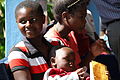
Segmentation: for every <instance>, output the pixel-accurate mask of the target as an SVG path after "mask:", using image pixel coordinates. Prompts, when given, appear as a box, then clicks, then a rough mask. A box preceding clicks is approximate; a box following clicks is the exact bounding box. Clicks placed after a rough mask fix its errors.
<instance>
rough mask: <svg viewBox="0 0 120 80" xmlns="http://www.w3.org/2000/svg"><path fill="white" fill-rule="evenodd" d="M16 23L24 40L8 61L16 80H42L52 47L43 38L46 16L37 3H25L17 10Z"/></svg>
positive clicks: (12, 52) (11, 53)
mask: <svg viewBox="0 0 120 80" xmlns="http://www.w3.org/2000/svg"><path fill="white" fill-rule="evenodd" d="M15 16H16V22H17V25H18V28H19V30H20V31H21V33H22V34H23V36H24V39H23V40H22V41H20V42H19V43H17V44H16V45H15V46H14V47H13V48H12V50H11V52H10V54H9V56H8V61H9V65H10V68H11V71H12V72H13V76H14V78H15V80H42V79H43V75H44V72H45V71H46V70H47V69H48V67H49V66H48V64H47V62H48V60H47V58H48V52H49V49H50V48H51V45H50V44H49V43H48V42H47V41H46V40H45V39H44V37H43V34H44V33H43V24H44V22H45V16H44V13H43V9H42V7H41V5H40V4H39V3H38V2H36V1H23V2H21V3H20V4H19V5H18V6H17V7H16V10H15Z"/></svg>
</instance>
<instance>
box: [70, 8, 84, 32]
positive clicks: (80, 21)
mask: <svg viewBox="0 0 120 80" xmlns="http://www.w3.org/2000/svg"><path fill="white" fill-rule="evenodd" d="M69 15H70V18H69V19H68V24H69V25H68V26H69V28H70V29H71V30H73V31H75V32H81V31H82V30H83V29H84V28H85V24H86V20H85V17H86V8H85V7H83V8H82V9H80V10H76V12H74V14H73V15H72V14H69Z"/></svg>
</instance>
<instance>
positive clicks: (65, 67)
mask: <svg viewBox="0 0 120 80" xmlns="http://www.w3.org/2000/svg"><path fill="white" fill-rule="evenodd" d="M49 58H50V65H51V67H52V68H49V69H48V70H47V71H46V72H45V74H44V80H53V79H54V80H68V79H69V80H90V78H89V74H88V73H87V72H86V71H87V67H85V66H84V67H82V68H79V69H76V68H75V61H74V59H75V54H74V51H73V50H72V49H71V48H69V47H66V46H55V47H53V48H52V49H51V51H50V53H49Z"/></svg>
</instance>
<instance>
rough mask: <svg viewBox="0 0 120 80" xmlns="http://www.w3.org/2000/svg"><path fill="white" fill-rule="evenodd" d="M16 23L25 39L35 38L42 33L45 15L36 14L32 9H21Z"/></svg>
mask: <svg viewBox="0 0 120 80" xmlns="http://www.w3.org/2000/svg"><path fill="white" fill-rule="evenodd" d="M16 22H17V24H18V28H19V29H20V31H21V33H22V34H23V35H24V36H25V37H27V38H34V37H36V36H39V35H40V33H41V31H42V27H43V23H44V15H43V16H42V15H40V14H39V13H36V11H33V10H32V8H21V9H19V10H18V12H17V18H16Z"/></svg>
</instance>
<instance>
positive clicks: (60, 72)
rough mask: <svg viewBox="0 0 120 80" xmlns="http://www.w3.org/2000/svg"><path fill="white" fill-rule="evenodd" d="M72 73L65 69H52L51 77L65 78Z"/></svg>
mask: <svg viewBox="0 0 120 80" xmlns="http://www.w3.org/2000/svg"><path fill="white" fill-rule="evenodd" d="M70 73H71V72H66V71H64V70H63V69H57V68H52V69H51V71H50V73H49V75H50V76H52V77H55V76H56V75H59V76H61V77H62V76H65V75H69V74H70Z"/></svg>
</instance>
